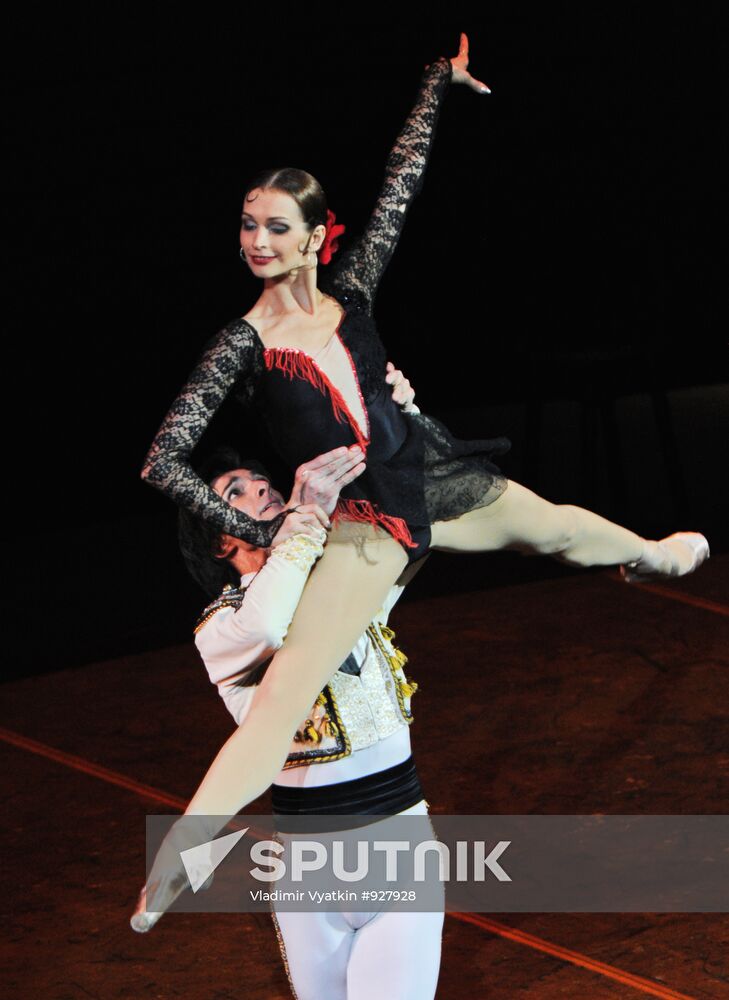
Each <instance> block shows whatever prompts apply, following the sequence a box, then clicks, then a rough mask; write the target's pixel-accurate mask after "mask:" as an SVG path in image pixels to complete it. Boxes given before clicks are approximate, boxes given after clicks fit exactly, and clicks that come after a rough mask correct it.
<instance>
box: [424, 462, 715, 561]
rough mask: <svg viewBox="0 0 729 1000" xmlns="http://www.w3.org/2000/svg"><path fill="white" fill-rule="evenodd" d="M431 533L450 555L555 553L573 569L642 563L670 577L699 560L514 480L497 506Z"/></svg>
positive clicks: (670, 542) (676, 545)
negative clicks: (508, 551)
mask: <svg viewBox="0 0 729 1000" xmlns="http://www.w3.org/2000/svg"><path fill="white" fill-rule="evenodd" d="M431 535H432V537H431V543H432V547H433V548H435V549H441V550H443V551H445V552H492V551H495V550H497V549H514V550H516V551H517V552H522V553H524V554H526V555H551V556H553V557H554V558H555V559H558V560H559V561H560V562H565V563H570V564H571V565H574V566H617V565H620V564H622V563H632V562H635V561H636V560H638V559H643V560H647V561H648V562H649V563H650V565H651V566H652V567H653V568H654V569H655V570H656V571H657V572H660V573H665V574H668V575H680V574H682V573H686V572H688V571H689V570H690V569H691V568H692V566H693V565H694V564H695V556H696V553H695V550H694V549H693V548H692V547H691V546H690V545H688V544H687V543H686V542H685V541H681V540H679V539H678V538H675V537H674V536H671V537H670V538H668V539H663V540H662V541H661V543H660V545H659V543H658V542H655V541H649V540H648V539H645V538H642V537H641V536H640V535H636V534H635V532H633V531H629V530H628V529H627V528H622V527H621V526H620V525H619V524H614V523H613V522H612V521H608V520H607V519H606V518H604V517H600V515H599V514H593V512H592V511H590V510H585V508H584V507H575V506H574V505H573V504H555V503H550V502H549V500H545V499H544V498H543V497H540V496H537V494H536V493H533V492H532V491H531V490H529V489H527V488H526V487H525V486H521V485H520V484H519V483H515V482H514V481H513V480H511V479H510V480H509V481H508V486H507V489H506V490H505V491H504V492H503V493H502V494H501V496H500V497H499V498H498V499H497V500H494V501H493V503H490V504H488V505H487V506H486V507H479V508H477V509H476V510H471V511H468V512H467V513H466V514H462V515H461V516H460V517H457V518H454V519H453V520H451V521H438V522H436V523H435V524H434V525H433V526H432V533H431ZM695 537H700V536H695Z"/></svg>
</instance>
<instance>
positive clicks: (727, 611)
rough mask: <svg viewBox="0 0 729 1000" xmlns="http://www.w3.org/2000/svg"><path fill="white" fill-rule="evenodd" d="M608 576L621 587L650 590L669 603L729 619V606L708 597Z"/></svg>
mask: <svg viewBox="0 0 729 1000" xmlns="http://www.w3.org/2000/svg"><path fill="white" fill-rule="evenodd" d="M607 575H608V576H609V578H610V579H611V580H612V581H613V582H614V583H619V584H620V586H621V587H640V589H641V590H649V591H650V592H651V593H652V594H657V595H658V597H666V598H668V600H669V601H680V603H681V604H690V605H691V606H692V607H694V608H701V609H702V610H703V611H711V613H712V614H715V615H723V616H724V617H725V618H729V605H726V604H720V603H719V602H718V601H710V600H708V598H706V597H695V596H694V595H693V594H686V593H684V592H683V591H682V590H675V589H674V588H673V587H670V586H666V585H665V584H663V583H648V582H646V583H626V582H625V580H623V578H622V576H620V574H617V573H609V574H607Z"/></svg>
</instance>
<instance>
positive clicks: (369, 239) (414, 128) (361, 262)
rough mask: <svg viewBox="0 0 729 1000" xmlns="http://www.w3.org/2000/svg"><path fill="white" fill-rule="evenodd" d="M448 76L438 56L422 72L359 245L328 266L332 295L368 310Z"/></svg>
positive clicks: (415, 183)
mask: <svg viewBox="0 0 729 1000" xmlns="http://www.w3.org/2000/svg"><path fill="white" fill-rule="evenodd" d="M452 72H453V66H452V64H451V61H450V59H448V58H446V57H445V56H441V57H440V58H439V59H437V60H436V61H435V62H434V63H431V65H430V66H428V68H427V69H426V70H425V72H424V73H423V77H422V80H421V84H420V91H419V93H418V99H417V101H416V103H415V107H414V108H413V110H412V111H411V112H410V114H409V115H408V117H407V120H406V121H405V124H404V126H403V128H402V129H401V131H400V134H399V135H398V137H397V139H396V140H395V145H394V146H393V147H392V149H391V151H390V155H389V156H388V158H387V164H386V166H385V182H384V184H383V186H382V190H381V191H380V195H379V197H378V199H377V203H376V205H375V209H374V211H373V213H372V216H371V217H370V221H369V223H368V224H367V228H366V229H365V231H364V233H363V234H362V236H361V237H360V239H359V240H358V241H357V243H355V245H354V246H353V247H352V248H351V249H350V250H349V251H347V252H345V253H344V254H342V257H341V258H340V260H339V261H337V262H336V264H335V263H334V262H333V263H332V267H331V270H330V272H329V274H327V278H328V285H329V287H330V288H331V290H332V293H333V294H334V295H335V296H336V297H338V298H339V297H342V296H343V295H346V294H347V292H351V291H353V290H354V291H357V292H359V293H360V294H361V295H363V296H364V299H365V304H366V306H367V308H368V311H369V312H371V311H372V303H373V300H374V297H375V292H376V291H377V285H378V283H379V281H380V278H381V277H382V274H383V272H384V270H385V268H386V267H387V265H388V263H389V260H390V257H391V256H392V254H393V251H394V249H395V247H396V246H397V241H398V239H399V237H400V233H401V232H402V228H403V224H404V222H405V213H406V212H407V210H408V208H409V206H410V203H411V202H412V200H413V198H414V197H415V196H416V194H418V192H419V191H420V188H421V186H422V183H423V174H424V172H425V167H426V165H427V162H428V157H429V155H430V150H431V146H432V144H433V136H434V134H435V126H436V123H437V120H438V115H439V113H440V108H441V104H442V102H443V98H444V96H445V93H446V91H447V89H448V86H449V84H450V82H451V76H452Z"/></svg>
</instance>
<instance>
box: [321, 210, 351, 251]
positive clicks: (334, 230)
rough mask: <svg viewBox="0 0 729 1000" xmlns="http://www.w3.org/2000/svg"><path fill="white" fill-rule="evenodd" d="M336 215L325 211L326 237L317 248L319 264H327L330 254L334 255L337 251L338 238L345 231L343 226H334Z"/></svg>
mask: <svg viewBox="0 0 729 1000" xmlns="http://www.w3.org/2000/svg"><path fill="white" fill-rule="evenodd" d="M336 218H337V217H336V215H335V214H334V212H332V211H330V210H329V209H327V221H326V230H327V233H326V236H325V237H324V242H323V243H322V245H321V246H320V247H319V263H320V264H328V263H329V261H330V260H331V259H332V254H335V253H336V252H337V250H338V249H339V243H338V238H339V237H340V236H341V235H342V233H343V232H344V230H345V228H346V227H345V226H342V225H339V226H335V225H334V223H335V221H336Z"/></svg>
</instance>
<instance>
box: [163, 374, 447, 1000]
mask: <svg viewBox="0 0 729 1000" xmlns="http://www.w3.org/2000/svg"><path fill="white" fill-rule="evenodd" d="M388 369H389V375H388V381H390V382H391V383H392V384H393V385H394V387H395V389H394V391H393V397H394V398H395V399H396V400H397V401H398V402H400V403H401V404H402V405H403V407H404V409H406V410H413V409H416V408H415V407H414V405H413V403H412V398H413V396H414V393H413V391H412V389H411V388H410V386H409V383H408V382H407V380H404V379H403V378H402V376H401V373H400V372H397V371H395V370H394V369H392V366H388ZM398 397H399V398H398ZM361 460H362V453H361V452H360V451H359V450H358V449H357V448H356V447H355V448H351V449H345V448H340V449H336V450H335V451H334V452H329V453H327V454H326V455H323V456H319V458H317V459H314V460H313V461H312V462H309V463H307V464H306V465H304V466H301V467H300V468H299V469H298V470H297V473H296V478H295V483H294V492H293V495H292V500H291V501H290V503H289V506H292V505H297V511H296V513H294V514H290V515H289V517H288V518H286V521H285V522H284V525H283V528H282V531H281V532H280V533H279V535H278V536H277V537H276V539H275V540H274V545H273V546H272V547H271V549H261V548H256V547H255V546H252V545H250V544H249V543H248V542H244V541H241V540H240V539H238V538H234V537H233V536H229V535H224V534H223V535H216V534H215V533H214V532H211V530H210V527H209V525H208V524H207V523H206V522H204V521H202V520H199V519H197V518H195V517H194V516H193V515H191V514H190V513H189V512H187V511H185V510H181V511H180V545H181V549H182V552H183V555H184V558H185V561H186V563H187V565H188V568H189V569H190V572H191V573H192V575H193V576H194V577H195V579H196V580H197V581H198V582H199V583H200V584H201V585H202V586H203V587H204V588H206V589H208V590H210V591H212V590H217V591H218V592H219V597H217V598H216V600H214V601H213V602H212V603H211V604H210V605H208V607H207V608H206V609H205V611H204V612H203V615H202V616H201V618H200V621H199V622H198V625H197V627H196V630H195V642H196V645H197V647H198V650H199V651H200V654H201V656H202V659H203V662H204V663H205V666H206V668H207V670H208V673H209V675H210V679H211V681H213V683H215V684H216V685H217V687H218V691H219V693H220V695H221V697H222V698H223V700H224V702H225V704H226V707H227V708H228V710H229V711H230V713H231V715H232V716H233V718H234V719H235V721H236V723H237V724H238V725H240V724H241V723H243V722H244V719H245V716H246V714H247V713H248V711H249V709H250V707H251V704H252V702H253V699H254V698H255V694H256V684H257V682H258V681H260V679H261V677H262V676H263V674H264V673H265V669H266V667H267V665H268V662H269V661H270V659H271V657H272V656H273V654H274V653H275V651H276V650H277V649H278V648H280V646H281V645H282V644H283V641H284V639H285V636H286V631H287V628H288V625H289V623H290V621H291V619H292V618H293V614H294V611H295V610H296V606H297V604H298V602H299V598H300V597H301V593H302V591H303V589H304V585H305V583H306V580H307V578H308V575H309V573H310V571H311V569H312V567H313V566H314V564H315V562H316V559H317V558H318V557H319V556H320V555H321V553H322V551H323V546H324V543H325V540H326V532H325V531H324V530H323V529H322V523H325V522H326V520H327V516H328V515H331V513H332V512H333V510H334V507H335V505H336V501H337V498H338V495H339V490H340V489H341V488H342V487H343V486H345V485H346V484H347V482H351V481H352V480H353V479H354V478H356V475H358V474H359V472H360V471H361V469H362V464H361ZM201 475H202V476H203V478H204V479H205V481H206V482H208V484H209V485H210V486H211V487H212V489H213V490H215V492H216V493H218V495H219V496H221V497H222V498H223V499H224V500H226V501H227V502H228V503H230V504H231V505H232V506H235V507H237V508H238V509H240V510H243V511H244V512H245V513H247V514H249V515H250V516H251V517H255V518H257V519H270V518H273V517H275V516H276V515H277V514H278V513H280V511H281V510H283V509H284V503H283V498H282V496H281V494H280V493H278V492H277V491H276V490H275V489H274V488H273V487H272V485H271V482H270V480H269V478H268V476H267V474H266V473H265V470H263V469H262V467H261V466H260V465H259V464H258V463H257V462H252V461H248V460H246V461H243V460H241V459H240V458H239V457H238V456H237V455H236V453H235V452H233V451H232V449H220V450H219V451H218V452H217V453H216V454H214V455H213V456H212V458H211V459H210V460H209V461H208V462H207V463H206V466H205V467H204V468H203V469H202V470H201ZM301 500H305V501H307V503H305V504H304V505H301V504H300V503H299V501H301ZM322 515H323V516H322ZM284 529H285V530H284ZM410 575H412V573H411V574H410ZM405 582H406V580H405V579H401V580H400V581H398V584H396V585H395V586H394V587H393V588H392V590H391V591H390V593H389V594H388V597H387V599H386V601H385V606H384V607H383V608H382V609H381V610H380V612H379V613H378V615H377V616H376V617H375V619H374V620H373V622H372V623H371V624H370V626H369V627H368V629H367V630H366V632H365V634H364V635H363V636H361V638H360V639H359V640H358V642H357V644H356V645H355V647H354V649H353V650H352V652H351V653H350V655H349V656H348V657H347V659H346V660H345V662H344V663H343V664H342V666H341V667H340V669H339V671H338V672H337V674H336V675H335V676H334V677H333V678H332V679H331V680H330V682H329V683H328V684H327V686H326V687H325V688H324V690H323V691H322V692H321V694H320V695H319V697H318V698H317V699H316V702H315V703H314V705H313V706H312V708H311V711H310V712H309V713H308V716H307V718H306V719H304V720H302V722H301V724H300V726H299V727H298V729H297V732H296V734H295V736H294V740H293V742H292V745H291V750H290V752H289V754H288V757H287V759H286V762H285V764H284V768H283V770H282V771H281V773H280V774H279V776H278V777H277V778H276V781H275V783H274V785H273V786H272V803H273V806H272V807H273V812H274V813H275V814H277V815H287V814H288V815H291V814H299V815H301V814H311V813H317V814H327V813H346V814H349V815H352V814H365V815H366V814H377V815H382V814H389V815H395V814H408V813H414V814H418V815H425V814H427V803H426V801H425V799H424V798H423V793H422V789H421V787H420V782H419V779H418V776H417V772H416V770H415V766H414V763H413V760H412V756H411V752H410V737H409V725H410V723H411V722H412V718H413V717H412V712H411V706H410V700H411V696H412V694H413V693H414V692H415V690H416V688H417V685H416V684H412V683H410V682H408V680H407V678H406V676H405V674H404V672H403V665H404V664H405V662H406V659H405V657H404V656H403V655H402V653H401V652H400V651H399V650H398V649H397V648H396V647H395V646H394V645H393V644H392V639H393V637H394V633H393V632H392V630H390V629H388V628H387V625H386V622H387V617H388V614H389V611H390V609H391V607H392V606H393V605H394V603H395V602H396V601H397V599H398V598H399V596H400V594H401V593H402V590H403V587H404V584H405ZM221 588H222V592H220V591H221ZM272 917H273V920H274V926H275V929H276V934H277V938H278V941H279V946H280V949H281V953H282V957H283V960H284V965H285V967H286V971H287V974H288V977H289V982H290V984H291V988H292V991H293V993H294V996H295V997H297V998H298V1000H309V998H312V1000H313V998H314V997H316V998H317V1000H318V998H320V997H321V996H327V997H330V998H333V1000H338V998H341V1000H345V998H346V1000H364V998H365V997H371V996H373V995H377V996H380V995H381V996H389V997H393V998H395V1000H409V998H413V1000H416V998H417V1000H428V998H431V997H434V996H435V989H436V984H437V980H438V971H439V967H440V952H441V933H442V926H443V912H442V911H441V912H424V913H411V912H387V911H378V912H373V913H367V912H364V913H363V912H319V911H317V912H312V913H306V912H305V913H301V912H280V911H279V912H276V911H272ZM416 954H417V960H416V959H415V958H414V956H415V955H416Z"/></svg>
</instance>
